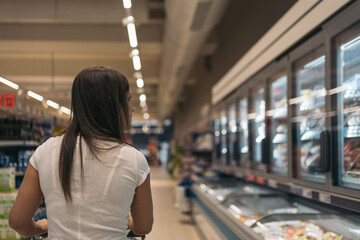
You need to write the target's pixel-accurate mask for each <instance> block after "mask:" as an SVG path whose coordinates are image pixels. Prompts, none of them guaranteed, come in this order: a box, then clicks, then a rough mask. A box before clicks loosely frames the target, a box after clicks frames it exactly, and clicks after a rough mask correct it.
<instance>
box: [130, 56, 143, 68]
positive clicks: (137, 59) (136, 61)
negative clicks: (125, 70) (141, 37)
mask: <svg viewBox="0 0 360 240" xmlns="http://www.w3.org/2000/svg"><path fill="white" fill-rule="evenodd" d="M132 60H133V65H134V69H135V70H140V69H141V62H140V57H139V56H133V58H132Z"/></svg>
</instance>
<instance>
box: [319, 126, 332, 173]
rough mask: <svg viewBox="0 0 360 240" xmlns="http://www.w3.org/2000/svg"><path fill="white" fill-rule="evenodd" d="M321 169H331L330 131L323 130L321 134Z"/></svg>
mask: <svg viewBox="0 0 360 240" xmlns="http://www.w3.org/2000/svg"><path fill="white" fill-rule="evenodd" d="M320 170H321V172H328V171H329V170H330V132H329V131H323V132H321V134H320Z"/></svg>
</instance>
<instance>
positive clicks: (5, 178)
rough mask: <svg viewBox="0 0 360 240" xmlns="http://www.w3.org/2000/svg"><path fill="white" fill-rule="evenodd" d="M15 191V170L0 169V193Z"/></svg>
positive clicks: (9, 168) (12, 168) (10, 168)
mask: <svg viewBox="0 0 360 240" xmlns="http://www.w3.org/2000/svg"><path fill="white" fill-rule="evenodd" d="M14 190H15V168H14V167H8V168H0V192H11V191H14Z"/></svg>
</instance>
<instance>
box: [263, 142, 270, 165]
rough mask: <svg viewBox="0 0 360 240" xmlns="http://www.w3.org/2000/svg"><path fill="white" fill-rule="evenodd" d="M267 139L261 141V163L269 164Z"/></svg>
mask: <svg viewBox="0 0 360 240" xmlns="http://www.w3.org/2000/svg"><path fill="white" fill-rule="evenodd" d="M269 143H270V141H269V139H268V138H264V139H263V140H261V163H263V164H270V152H269Z"/></svg>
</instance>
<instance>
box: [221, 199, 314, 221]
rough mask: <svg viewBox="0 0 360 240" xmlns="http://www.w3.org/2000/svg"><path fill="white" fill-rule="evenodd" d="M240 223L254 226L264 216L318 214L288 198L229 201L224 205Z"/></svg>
mask: <svg viewBox="0 0 360 240" xmlns="http://www.w3.org/2000/svg"><path fill="white" fill-rule="evenodd" d="M222 205H223V206H225V208H227V210H228V211H229V212H230V213H231V214H232V215H233V217H235V218H236V219H238V220H239V221H241V222H243V223H244V224H245V225H247V226H251V225H253V224H254V223H255V222H256V221H257V220H259V219H260V218H262V217H263V216H266V215H269V214H276V213H289V214H295V213H318V211H317V210H315V209H313V208H310V207H308V206H305V205H303V204H300V203H299V202H297V201H296V200H294V199H291V198H289V197H288V196H274V195H252V196H239V197H234V198H230V199H227V200H226V201H224V202H223V203H222Z"/></svg>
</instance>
